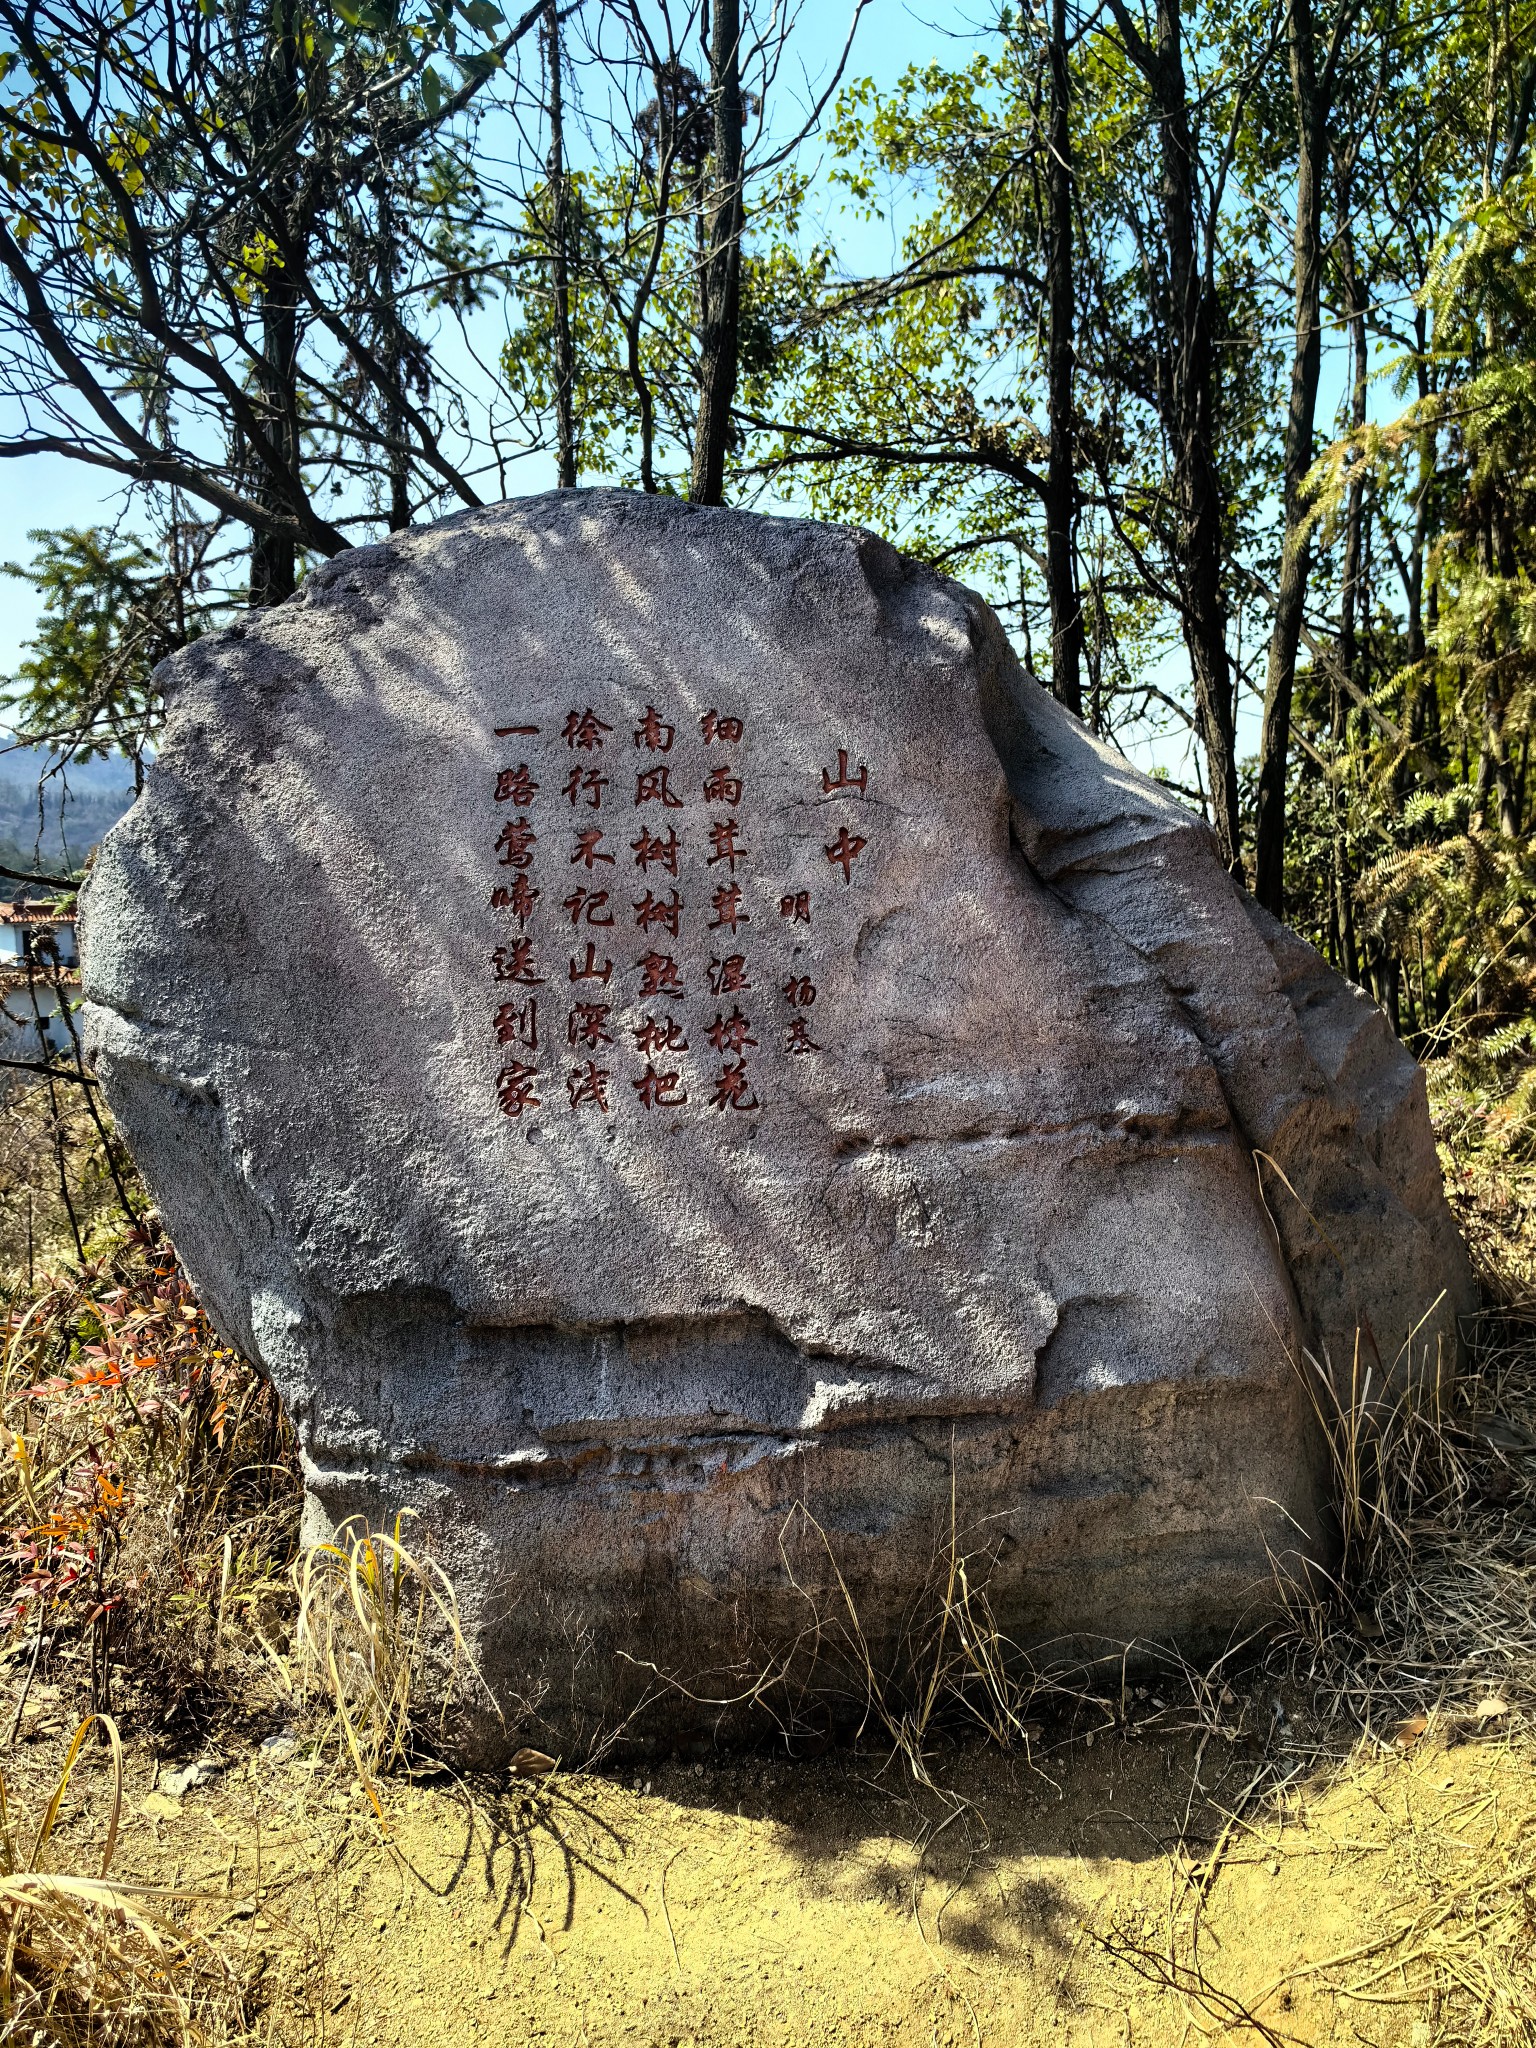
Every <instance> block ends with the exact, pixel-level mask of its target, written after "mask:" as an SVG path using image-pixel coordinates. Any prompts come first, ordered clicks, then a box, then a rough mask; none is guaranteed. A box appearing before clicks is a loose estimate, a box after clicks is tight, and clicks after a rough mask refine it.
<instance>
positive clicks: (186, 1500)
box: [0, 1226, 301, 1728]
mask: <svg viewBox="0 0 1536 2048" xmlns="http://www.w3.org/2000/svg"><path fill="white" fill-rule="evenodd" d="M0 1414H3V1418H4V1426H5V1430H6V1434H7V1439H8V1442H9V1446H10V1457H9V1459H8V1461H7V1463H6V1465H5V1467H4V1468H3V1476H0V1527H3V1528H4V1530H5V1532H6V1538H7V1542H6V1550H5V1555H4V1573H5V1577H4V1581H3V1600H4V1605H3V1607H0V1629H3V1630H4V1631H6V1633H7V1635H8V1637H9V1641H10V1644H11V1646H12V1653H13V1655H15V1656H19V1657H20V1658H21V1659H22V1660H23V1661H24V1663H25V1665H26V1668H27V1673H28V1676H29V1678H30V1677H32V1676H33V1675H35V1674H39V1673H40V1674H42V1675H43V1676H44V1677H46V1678H51V1679H57V1678H61V1677H62V1678H63V1679H65V1680H66V1681H67V1682H68V1683H69V1685H70V1688H71V1690H72V1691H74V1692H76V1693H78V1694H79V1695H80V1697H81V1703H82V1705H83V1706H84V1707H86V1708H87V1709H89V1710H91V1711H105V1710H107V1709H109V1708H112V1707H114V1706H116V1707H118V1708H119V1709H121V1708H125V1707H131V1708H132V1709H133V1710H134V1711H135V1713H136V1714H137V1715H138V1716H139V1717H140V1718H141V1719H143V1720H146V1721H148V1722H151V1723H154V1724H157V1725H159V1726H161V1727H162V1728H169V1727H172V1726H174V1725H175V1724H176V1723H177V1722H178V1721H182V1720H190V1721H191V1722H192V1723H194V1724H197V1723H201V1722H206V1720H207V1719H208V1718H209V1717H210V1716H212V1715H215V1714H217V1713H218V1711H219V1710H220V1708H221V1706H226V1705H229V1704H230V1703H234V1704H236V1705H237V1706H238V1707H239V1708H240V1710H241V1711H248V1710H249V1707H250V1705H251V1703H252V1702H253V1700H254V1701H259V1700H261V1699H262V1698H263V1697H265V1696H267V1695H269V1694H270V1692H271V1689H272V1682H273V1680H274V1678H276V1677H280V1676H281V1675H282V1671H283V1666H282V1662H281V1659H282V1653H283V1650H284V1648H285V1647H286V1641H285V1638H284V1631H285V1627H286V1621H285V1615H286V1609H287V1606H288V1604H289V1600H288V1590H289V1589H288V1587H287V1583H286V1572H287V1566H288V1563H289V1560H290V1557H291V1554H292V1550H293V1546H294V1542H295V1538H296V1534H297V1526H298V1513H299V1506H300V1499H301V1488H300V1484H299V1480H298V1474H297V1466H296V1460H295V1455H294V1445H293V1438H292V1431H291V1428H290V1425H289V1424H288V1422H287V1421H286V1419H285V1417H284V1416H283V1413H282V1410H281V1407H280V1406H279V1403H278V1401H277V1397H276V1395H275V1394H274V1392H273V1390H272V1388H271V1387H270V1385H269V1384H268V1383H267V1382H266V1381H265V1380H264V1379H262V1378H261V1377H260V1376H259V1375H258V1374H256V1373H254V1372H253V1371H252V1370H251V1368H250V1367H249V1366H248V1365H247V1364H246V1363H245V1361H244V1360H243V1359H241V1358H240V1357H239V1356H238V1355H237V1354H236V1353H235V1352H233V1351H231V1350H230V1349H229V1347H228V1346H227V1345H225V1344H223V1343H221V1342H220V1341H219V1339H218V1338H217V1336H216V1335H215V1334H214V1332H213V1330H212V1328H211V1326H210V1324H209V1322H208V1319H207V1316H206V1315H205V1314H204V1312H203V1310H202V1309H201V1308H200V1307H199V1305H198V1303H197V1302H196V1301H195V1300H194V1298H193V1295H192V1291H191V1289H190V1287H189V1286H188V1284H187V1281H186V1278H185V1276H184V1275H183V1273H182V1272H181V1270H180V1268H179V1266H178V1265H177V1263H176V1259H175V1255H174V1253H173V1252H172V1250H171V1248H170V1246H169V1244H168V1243H167V1242H166V1241H165V1240H164V1238H163V1237H162V1236H160V1235H159V1233H158V1232H157V1231H155V1230H154V1229H153V1228H151V1227H145V1226H135V1227H133V1228H131V1229H128V1230H127V1231H126V1232H125V1233H124V1234H123V1235H122V1236H121V1237H120V1239H119V1241H118V1242H117V1243H116V1244H115V1245H114V1246H113V1247H112V1248H111V1249H110V1250H108V1251H104V1252H101V1253H100V1254H98V1255H97V1256H95V1257H93V1258H90V1259H88V1260H87V1261H86V1262H85V1263H84V1264H82V1265H77V1266H75V1267H74V1268H72V1269H61V1270H60V1271H59V1272H58V1274H57V1275H56V1276H54V1277H52V1278H50V1279H49V1280H47V1281H45V1282H44V1283H43V1284H42V1285H41V1287H40V1288H39V1290H38V1292H37V1293H35V1294H34V1295H33V1296H32V1298H31V1299H30V1300H27V1299H24V1298H23V1299H18V1300H17V1301H15V1302H14V1303H13V1305H12V1307H11V1309H10V1311H9V1314H8V1317H7V1321H6V1324H5V1327H4V1356H3V1365H0ZM274 1638H277V1639H278V1640H274ZM25 1705H26V1691H25V1688H24V1690H23V1694H22V1698H21V1701H20V1702H19V1704H18V1706H17V1709H16V1716H17V1718H18V1719H19V1718H20V1716H21V1714H22V1713H23V1712H24V1711H25Z"/></svg>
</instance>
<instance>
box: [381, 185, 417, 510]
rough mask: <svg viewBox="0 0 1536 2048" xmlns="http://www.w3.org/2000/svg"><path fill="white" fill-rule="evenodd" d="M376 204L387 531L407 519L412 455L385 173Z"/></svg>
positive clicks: (393, 238)
mask: <svg viewBox="0 0 1536 2048" xmlns="http://www.w3.org/2000/svg"><path fill="white" fill-rule="evenodd" d="M374 201H375V204H376V206H377V209H378V215H377V219H378V244H379V260H378V294H379V361H380V363H381V364H382V366H383V369H384V377H385V390H384V431H385V433H386V434H387V435H388V437H389V446H388V448H387V449H386V451H385V462H386V464H387V467H388V473H389V530H390V532H391V533H399V532H401V531H402V530H403V529H404V528H405V527H407V526H409V525H410V523H411V458H410V452H409V449H408V447H407V445H406V438H405V413H404V411H403V409H402V407H401V404H400V379H401V377H402V376H403V374H404V370H405V363H404V350H403V349H402V348H401V346H400V340H401V337H400V320H399V316H398V314H397V313H396V310H395V285H396V281H397V278H398V276H399V241H398V238H397V236H396V232H395V203H394V193H393V190H392V188H391V184H390V181H389V179H388V178H387V177H384V178H380V179H378V180H377V181H376V183H375V185H374Z"/></svg>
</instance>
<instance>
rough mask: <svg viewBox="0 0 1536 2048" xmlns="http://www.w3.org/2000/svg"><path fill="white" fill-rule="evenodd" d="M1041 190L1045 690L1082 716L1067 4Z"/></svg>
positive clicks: (1057, 38) (1062, 6) (1054, 31)
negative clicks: (1044, 249)
mask: <svg viewBox="0 0 1536 2048" xmlns="http://www.w3.org/2000/svg"><path fill="white" fill-rule="evenodd" d="M1046 190H1047V195H1048V204H1049V211H1050V249H1049V256H1048V262H1049V291H1050V341H1049V349H1050V364H1049V382H1050V392H1049V402H1050V420H1051V452H1050V462H1049V465H1048V467H1047V470H1046V500H1045V536H1046V538H1045V559H1046V578H1047V581H1048V583H1049V585H1050V592H1051V690H1052V694H1053V695H1054V696H1055V697H1056V698H1057V699H1058V700H1059V701H1060V702H1061V703H1062V704H1064V705H1065V706H1066V707H1067V709H1068V710H1069V711H1070V712H1072V713H1073V714H1074V716H1076V717H1078V718H1081V717H1082V715H1083V686H1082V655H1083V607H1082V597H1081V593H1080V591H1079V588H1078V578H1077V512H1078V495H1077V478H1076V474H1075V469H1076V464H1075V460H1074V457H1075V439H1074V433H1073V412H1072V406H1073V393H1072V387H1073V369H1074V366H1075V355H1074V350H1073V324H1074V320H1075V307H1074V304H1073V277H1072V128H1071V104H1070V80H1069V78H1068V74H1067V5H1066V0H1052V7H1051V129H1050V157H1049V163H1048V167H1047V176H1046Z"/></svg>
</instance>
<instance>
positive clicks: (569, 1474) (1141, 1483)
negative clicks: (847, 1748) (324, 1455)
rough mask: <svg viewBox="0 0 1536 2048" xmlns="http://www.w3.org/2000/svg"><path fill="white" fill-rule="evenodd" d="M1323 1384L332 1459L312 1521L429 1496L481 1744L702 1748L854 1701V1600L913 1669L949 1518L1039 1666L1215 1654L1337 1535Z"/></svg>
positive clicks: (851, 1708) (805, 1720)
mask: <svg viewBox="0 0 1536 2048" xmlns="http://www.w3.org/2000/svg"><path fill="white" fill-rule="evenodd" d="M1305 1399H1306V1397H1305V1393H1304V1390H1303V1389H1302V1388H1301V1386H1300V1384H1299V1382H1298V1381H1297V1379H1296V1377H1295V1375H1294V1374H1293V1373H1292V1371H1291V1370H1290V1368H1289V1367H1288V1366H1286V1365H1285V1364H1284V1363H1283V1362H1281V1363H1280V1364H1279V1366H1278V1369H1277V1370H1276V1372H1275V1374H1274V1375H1273V1377H1272V1378H1270V1379H1269V1380H1267V1381H1265V1382H1264V1383H1262V1384H1257V1385H1256V1384H1255V1383H1254V1382H1253V1381H1251V1380H1246V1381H1244V1380H1237V1379H1220V1380H1217V1379H1213V1380H1209V1381H1207V1382H1205V1383H1204V1384H1201V1385H1193V1386H1192V1385H1190V1384H1188V1383H1181V1384H1178V1385H1173V1384H1160V1385H1140V1386H1129V1387H1121V1388H1116V1389H1113V1390H1110V1391H1106V1392H1094V1393H1076V1394H1072V1395H1069V1396H1067V1397H1066V1398H1064V1399H1062V1400H1060V1401H1059V1402H1058V1403H1057V1404H1056V1405H1055V1406H1052V1407H1047V1408H1041V1409H1038V1410H1035V1411H1033V1412H1031V1413H1029V1414H1021V1415H1013V1416H1006V1417H990V1416H989V1417H980V1418H977V1417H971V1418H963V1419H957V1420H955V1421H954V1422H952V1423H949V1422H936V1421H932V1420H925V1421H923V1422H921V1423H916V1424H913V1425H911V1426H908V1427H903V1426H899V1425H884V1426H881V1427H878V1428H870V1429H849V1430H846V1431H840V1432H836V1433H829V1434H827V1435H825V1436H821V1437H814V1438H813V1437H802V1438H798V1439H786V1438H760V1437H750V1436H745V1435H736V1436H720V1437H692V1438H687V1439H683V1440H679V1441H675V1442H668V1443H652V1444H647V1445H635V1446H633V1447H627V1448H624V1449H613V1448H610V1447H606V1446H599V1445H590V1444H589V1445H582V1446H571V1447H568V1448H567V1452H566V1454H565V1455H563V1456H561V1457H559V1458H553V1457H551V1458H549V1459H548V1460H546V1461H543V1462H542V1463H541V1464H540V1466H539V1467H538V1469H537V1471H536V1472H534V1473H528V1472H524V1473H522V1474H520V1475H519V1476H518V1477H517V1478H516V1479H510V1478H508V1477H506V1476H503V1475H500V1474H497V1473H490V1472H475V1471H471V1470H459V1471H445V1470H443V1469H441V1468H433V1469H420V1468H418V1469H415V1470H404V1471H400V1470H395V1471H391V1472H387V1473H382V1474H374V1473H364V1472H342V1471H335V1470H326V1469H322V1468H320V1467H318V1466H316V1465H314V1464H313V1463H311V1464H310V1465H309V1483H310V1488H311V1492H310V1496H309V1512H310V1521H311V1526H312V1530H313V1531H314V1532H316V1533H318V1531H319V1529H320V1528H321V1527H323V1526H334V1525H335V1524H336V1523H338V1522H340V1521H343V1520H345V1519H346V1518H347V1517H349V1516H361V1517H365V1518H367V1520H368V1522H369V1524H370V1526H372V1527H374V1528H379V1527H381V1526H387V1525H388V1523H389V1521H390V1519H391V1518H392V1516H393V1515H394V1514H395V1513H396V1512H397V1511H398V1510H399V1509H400V1508H401V1507H410V1508H413V1509H415V1510H416V1511H417V1513H418V1514H419V1516H420V1521H419V1522H418V1523H417V1524H416V1528H417V1530H418V1531H419V1532H420V1535H421V1536H422V1537H423V1538H424V1539H425V1541H426V1543H427V1544H428V1545H429V1546H430V1548H431V1551H432V1554H433V1555H434V1556H435V1557H436V1558H437V1559H438V1560H439V1561H440V1562H441V1563H442V1564H443V1565H444V1566H445V1567H446V1568H447V1569H448V1571H449V1572H450V1573H451V1574H452V1576H453V1578H454V1580H455V1583H456V1585H457V1587H458V1589H459V1594H460V1598H461V1601H462V1603H463V1618H464V1624H465V1632H466V1636H467V1637H468V1639H469V1641H470V1643H471V1645H472V1647H473V1650H474V1654H475V1656H476V1658H477V1660H478V1662H479V1664H480V1667H481V1670H482V1672H483V1674H484V1676H485V1678H486V1680H487V1682H488V1684H489V1686H490V1688H491V1690H492V1691H493V1692H494V1694H495V1696H496V1699H497V1701H498V1702H499V1704H500V1706H501V1709H502V1711H503V1713H504V1714H505V1716H506V1719H505V1723H504V1725H502V1724H500V1723H498V1722H497V1720H496V1719H495V1718H494V1716H492V1715H491V1714H489V1713H487V1712H483V1711H482V1712H476V1713H473V1714H470V1715H468V1716H459V1715H456V1716H455V1728H456V1737H457V1741H458V1743H459V1746H460V1749H461V1752H462V1753H464V1754H466V1756H467V1757H468V1759H469V1760H471V1761H474V1762H477V1763H482V1764H492V1763H495V1762H496V1761H498V1760H499V1759H501V1758H504V1757H505V1756H506V1755H508V1754H509V1753H510V1752H511V1751H513V1750H515V1749H516V1748H517V1747H518V1746H519V1745H520V1744H523V1743H530V1742H531V1743H536V1744H538V1745H539V1746H541V1747H544V1748H554V1749H555V1750H557V1751H559V1752H560V1753H562V1754H564V1755H566V1756H568V1757H573V1756H586V1755H588V1754H590V1753H591V1752H593V1751H594V1750H598V1749H604V1748H607V1749H608V1750H609V1752H610V1753H619V1754H622V1753H624V1752H625V1751H633V1752H649V1751H652V1750H655V1749H658V1748H659V1749H665V1750H676V1749H678V1748H683V1749H685V1750H686V1749H688V1748H690V1747H693V1746H697V1745H699V1744H701V1743H709V1742H718V1741H730V1742H736V1741H743V1740H751V1739H753V1737H754V1736H761V1735H763V1734H766V1733H768V1732H770V1731H771V1730H773V1729H775V1728H776V1727H800V1728H801V1729H805V1728H811V1729H818V1728H820V1729H824V1728H825V1727H826V1726H827V1725H828V1724H829V1722H832V1723H839V1722H850V1721H853V1720H856V1719H857V1718H858V1717H859V1716H860V1714H861V1713H862V1712H863V1708H864V1704H865V1699H864V1693H863V1690H862V1684H863V1681H862V1677H861V1674H860V1673H859V1671H858V1669H857V1663H858V1657H859V1655H860V1654H861V1652H860V1651H859V1650H858V1649H857V1648H855V1646H854V1640H853V1639H854V1634H855V1631H854V1629H853V1627H852V1626H851V1613H850V1607H851V1610H852V1614H856V1616H857V1633H858V1635H859V1636H861V1637H862V1645H863V1647H864V1648H867V1651H868V1655H869V1659H870V1662H871V1664H872V1666H873V1667H874V1669H875V1671H876V1672H877V1673H878V1674H879V1675H880V1677H881V1678H882V1679H891V1680H894V1681H895V1683H896V1685H897V1687H898V1688H899V1686H900V1683H901V1680H902V1678H903V1676H904V1674H905V1667H906V1665H907V1664H908V1663H909V1662H910V1659H911V1657H912V1655H913V1653H914V1650H915V1647H916V1644H917V1643H918V1641H919V1640H920V1639H922V1637H923V1636H924V1635H925V1633H926V1632H927V1631H928V1630H929V1629H931V1626H932V1622H933V1620H934V1618H935V1616H936V1615H937V1613H938V1611H939V1606H940V1604H941V1599H942V1587H943V1584H944V1576H945V1575H944V1569H943V1568H944V1563H945V1559H946V1556H947V1553H948V1548H949V1545H950V1542H951V1531H952V1529H953V1533H954V1537H955V1541H956V1548H957V1549H958V1551H959V1553H960V1554H961V1555H962V1556H965V1557H967V1558H968V1559H969V1560H970V1561H971V1562H970V1580H971V1585H972V1588H973V1590H975V1589H977V1588H978V1587H979V1586H981V1585H983V1584H984V1586H985V1590H986V1596H987V1603H988V1606H989V1608H990V1612H991V1614H992V1616H993V1618H994V1619H995V1621H996V1624H997V1627H998V1629H999V1631H1000V1632H1001V1633H1002V1634H1003V1635H1005V1636H1006V1637H1008V1638H1009V1639H1010V1640H1011V1642H1012V1643H1013V1644H1014V1645H1016V1646H1017V1647H1018V1649H1019V1650H1021V1651H1027V1652H1030V1653H1032V1654H1033V1655H1034V1656H1035V1657H1036V1658H1037V1659H1038V1660H1039V1661H1042V1662H1048V1663H1053V1664H1059V1663H1064V1662H1072V1663H1076V1662H1080V1661H1083V1660H1092V1659H1097V1658H1102V1657H1105V1656H1111V1657H1114V1658H1119V1657H1121V1656H1122V1655H1123V1654H1124V1652H1125V1650H1126V1648H1127V1645H1128V1644H1130V1643H1132V1642H1134V1641H1135V1640H1137V1639H1139V1640H1140V1641H1141V1642H1142V1643H1143V1644H1144V1645H1150V1644H1154V1643H1155V1644H1167V1645H1172V1646H1175V1647H1177V1648H1179V1649H1181V1650H1183V1651H1184V1652H1185V1653H1187V1654H1189V1655H1191V1656H1199V1655H1206V1654H1211V1653H1214V1652H1216V1651H1219V1650H1220V1649H1222V1648H1224V1647H1226V1645H1227V1644H1228V1643H1229V1642H1230V1641H1231V1640H1232V1638H1233V1637H1234V1636H1235V1635H1237V1634H1240V1633H1245V1632H1247V1631H1249V1630H1251V1629H1254V1628H1257V1627H1261V1626H1262V1625H1263V1623H1264V1622H1265V1621H1266V1619H1268V1618H1269V1617H1270V1616H1271V1615H1272V1614H1273V1613H1274V1611H1275V1609H1276V1605H1277V1595H1278V1580H1277V1569H1278V1570H1280V1571H1289V1572H1292V1573H1294V1572H1295V1571H1296V1570H1297V1569H1298V1568H1299V1567H1300V1566H1301V1565H1302V1561H1303V1559H1304V1557H1305V1556H1306V1555H1307V1554H1311V1555H1317V1554H1318V1552H1319V1551H1320V1549H1321V1548H1323V1547H1324V1546H1325V1543H1326V1538H1325V1537H1323V1536H1322V1535H1321V1533H1320V1532H1321V1531H1322V1529H1323V1526H1324V1509H1323V1505H1322V1497H1321V1488H1320V1485H1319V1482H1318V1473H1317V1471H1316V1469H1315V1467H1313V1468H1309V1467H1308V1465H1307V1464H1306V1462H1305V1460H1304V1459H1301V1460H1299V1459H1298V1451H1297V1447H1298V1445H1301V1444H1305V1443H1306V1442H1307V1441H1308V1428H1307V1421H1306V1417H1305V1415H1304V1413H1303V1409H1304V1407H1305ZM839 1579H841V1584H840V1583H839ZM844 1588H846V1596H845V1592H844ZM770 1675H776V1676H774V1681H773V1682H772V1683H769V1684H767V1685H765V1686H763V1688H762V1690H761V1692H760V1694H759V1693H755V1692H754V1688H756V1687H757V1686H758V1685H759V1683H760V1682H761V1681H762V1680H764V1679H765V1678H768V1677H769V1676H770Z"/></svg>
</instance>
